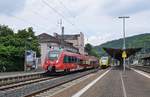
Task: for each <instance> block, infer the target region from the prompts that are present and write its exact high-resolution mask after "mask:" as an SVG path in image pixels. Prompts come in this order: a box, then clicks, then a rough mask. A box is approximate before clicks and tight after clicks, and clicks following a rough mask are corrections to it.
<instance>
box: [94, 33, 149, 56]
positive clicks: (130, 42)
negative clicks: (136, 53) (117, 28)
mask: <svg viewBox="0 0 150 97" xmlns="http://www.w3.org/2000/svg"><path fill="white" fill-rule="evenodd" d="M103 47H108V48H122V47H123V39H118V40H113V41H109V42H106V43H104V44H101V45H99V46H95V49H97V50H98V52H99V54H100V55H101V56H103V55H106V53H105V51H103V49H102V48H103ZM144 47H145V48H150V34H149V33H146V34H140V35H135V36H132V37H127V38H126V48H144Z"/></svg>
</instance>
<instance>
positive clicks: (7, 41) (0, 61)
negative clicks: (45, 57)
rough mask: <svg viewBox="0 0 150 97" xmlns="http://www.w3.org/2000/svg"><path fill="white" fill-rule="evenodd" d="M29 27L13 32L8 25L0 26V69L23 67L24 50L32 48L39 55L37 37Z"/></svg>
mask: <svg viewBox="0 0 150 97" xmlns="http://www.w3.org/2000/svg"><path fill="white" fill-rule="evenodd" d="M34 33H35V32H34V31H33V29H32V28H31V27H29V28H28V29H23V30H19V31H18V32H17V33H14V32H13V30H11V29H10V28H9V27H8V26H4V25H2V26H0V71H2V69H3V67H5V68H6V71H20V70H23V67H24V52H25V50H29V49H30V50H33V51H36V52H37V56H40V49H39V44H38V40H37V37H36V36H35V35H34Z"/></svg>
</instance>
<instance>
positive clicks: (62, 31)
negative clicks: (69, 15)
mask: <svg viewBox="0 0 150 97" xmlns="http://www.w3.org/2000/svg"><path fill="white" fill-rule="evenodd" d="M59 24H60V28H61V42H60V43H61V48H64V26H62V19H60V23H59Z"/></svg>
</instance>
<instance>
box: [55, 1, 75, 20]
mask: <svg viewBox="0 0 150 97" xmlns="http://www.w3.org/2000/svg"><path fill="white" fill-rule="evenodd" d="M57 1H58V2H59V4H61V5H62V6H63V8H64V9H66V11H67V12H68V14H69V15H70V16H72V17H73V18H75V16H74V15H72V13H71V12H70V10H69V9H68V8H67V7H66V6H65V5H64V3H63V2H62V1H61V0H57Z"/></svg>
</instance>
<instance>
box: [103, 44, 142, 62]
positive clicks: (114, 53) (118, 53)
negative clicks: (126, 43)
mask: <svg viewBox="0 0 150 97" xmlns="http://www.w3.org/2000/svg"><path fill="white" fill-rule="evenodd" d="M103 49H104V50H105V51H106V52H107V53H108V54H109V55H110V56H111V57H112V58H115V59H117V60H122V53H123V51H125V52H126V54H127V58H128V57H130V56H131V55H134V54H135V53H136V52H138V51H140V50H141V48H127V49H125V50H123V49H116V48H105V47H104V48H103Z"/></svg>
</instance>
